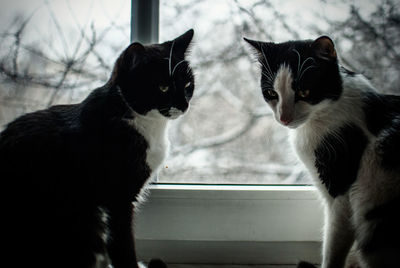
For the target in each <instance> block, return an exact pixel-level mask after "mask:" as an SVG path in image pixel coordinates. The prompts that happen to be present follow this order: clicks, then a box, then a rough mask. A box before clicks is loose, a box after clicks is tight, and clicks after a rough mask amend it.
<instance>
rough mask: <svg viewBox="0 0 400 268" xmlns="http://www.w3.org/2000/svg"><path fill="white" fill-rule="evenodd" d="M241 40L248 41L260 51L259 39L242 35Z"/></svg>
mask: <svg viewBox="0 0 400 268" xmlns="http://www.w3.org/2000/svg"><path fill="white" fill-rule="evenodd" d="M243 40H244V41H246V42H247V43H249V44H250V45H251V46H252V47H253V48H255V49H256V50H257V52H261V51H260V47H261V44H260V41H255V40H251V39H248V38H246V37H243Z"/></svg>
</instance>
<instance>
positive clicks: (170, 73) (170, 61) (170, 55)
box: [169, 40, 175, 76]
mask: <svg viewBox="0 0 400 268" xmlns="http://www.w3.org/2000/svg"><path fill="white" fill-rule="evenodd" d="M174 45H175V40H174V41H172V45H171V50H170V52H169V76H171V75H172V72H171V69H172V50H173V49H174Z"/></svg>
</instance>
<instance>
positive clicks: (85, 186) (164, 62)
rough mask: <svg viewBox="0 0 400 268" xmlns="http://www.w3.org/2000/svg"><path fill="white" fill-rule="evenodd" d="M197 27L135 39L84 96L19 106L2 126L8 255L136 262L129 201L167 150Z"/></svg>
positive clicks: (120, 266)
mask: <svg viewBox="0 0 400 268" xmlns="http://www.w3.org/2000/svg"><path fill="white" fill-rule="evenodd" d="M193 34H194V32H193V30H189V31H187V32H186V33H185V34H183V35H182V36H179V37H178V38H176V39H174V40H172V41H168V42H165V43H162V44H154V45H148V46H143V45H142V44H140V43H133V44H131V45H130V46H129V47H128V48H126V49H125V51H124V52H123V53H122V54H121V55H120V57H119V58H118V60H117V61H116V63H115V67H114V70H113V72H112V75H111V78H110V80H109V81H108V82H107V83H106V84H105V85H104V86H102V87H100V88H97V89H95V90H94V91H93V92H91V94H90V95H89V96H88V97H87V98H86V99H85V100H83V101H82V102H81V103H79V104H73V105H57V106H53V107H50V108H48V109H46V110H42V111H37V112H34V113H30V114H26V115H23V116H21V117H19V118H18V119H16V120H15V121H13V122H11V123H10V124H9V125H8V126H7V128H6V129H5V130H4V131H3V132H2V133H1V134H0V174H1V175H0V176H1V183H2V189H3V190H2V197H3V198H4V197H5V195H6V196H7V199H6V201H5V202H3V207H5V208H4V209H3V210H2V222H3V224H5V227H4V226H3V233H5V234H4V235H2V242H3V253H4V252H5V253H6V254H4V255H3V256H5V259H3V262H4V263H9V265H10V266H11V267H45V268H50V267H51V268H54V267H58V268H59V267H82V268H88V267H105V266H107V265H108V266H110V265H112V266H113V267H114V268H137V267H138V266H142V265H141V264H139V265H138V263H137V260H136V256H135V247H134V244H135V243H134V236H133V235H134V231H133V226H132V221H133V213H134V207H135V202H138V200H139V198H140V194H141V192H142V190H143V189H144V188H145V185H146V183H148V182H149V181H150V180H151V178H153V177H155V176H156V174H157V171H158V169H159V167H160V165H161V164H162V162H163V160H164V158H165V156H166V154H167V151H168V141H167V137H166V133H167V126H168V122H169V121H170V119H175V118H177V117H178V116H180V115H182V114H183V113H184V112H185V111H187V109H188V107H189V101H190V99H191V97H192V94H193V91H194V76H193V73H192V70H191V68H190V67H189V62H188V61H186V60H185V53H186V51H187V48H188V46H189V44H190V42H191V40H192V38H193ZM109 262H110V263H109ZM149 267H166V266H165V264H164V263H163V262H162V261H160V260H153V261H151V262H150V264H149Z"/></svg>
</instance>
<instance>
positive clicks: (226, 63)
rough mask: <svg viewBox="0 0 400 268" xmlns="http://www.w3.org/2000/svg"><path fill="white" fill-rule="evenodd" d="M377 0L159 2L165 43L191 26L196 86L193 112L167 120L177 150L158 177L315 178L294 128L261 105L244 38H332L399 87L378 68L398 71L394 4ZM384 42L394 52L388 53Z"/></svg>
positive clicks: (369, 71) (357, 65)
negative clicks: (296, 148)
mask: <svg viewBox="0 0 400 268" xmlns="http://www.w3.org/2000/svg"><path fill="white" fill-rule="evenodd" d="M328 2H329V3H328ZM378 2H379V1H376V2H371V1H318V0H313V1H282V0H247V1H241V0H219V1H214V0H181V1H172V0H161V1H160V3H161V4H160V15H161V17H160V39H161V41H164V40H168V39H171V38H173V37H174V36H176V35H178V34H180V33H183V32H184V31H186V30H187V29H188V28H194V29H195V42H194V45H193V48H192V52H191V63H192V66H193V68H194V69H195V73H196V89H195V93H194V98H193V100H192V103H191V109H190V111H189V113H188V114H187V115H186V116H185V117H184V118H182V119H178V120H176V121H175V122H174V123H172V124H171V125H172V127H171V135H170V139H171V142H172V147H171V155H170V157H169V158H168V159H167V161H166V165H165V167H164V168H163V170H162V173H161V174H160V176H159V181H160V182H189V183H217V184H219V183H222V184H304V183H309V177H308V176H307V173H306V172H304V169H303V167H302V165H300V164H298V162H297V161H296V157H295V156H294V154H293V152H292V150H291V148H290V147H291V146H290V142H289V132H288V130H287V129H286V128H284V127H282V126H280V125H279V124H278V123H277V122H276V121H275V120H274V118H273V116H272V113H271V110H270V109H269V108H268V107H267V104H266V103H265V102H264V101H263V98H262V95H261V90H260V82H259V80H260V70H259V68H258V63H257V62H256V61H255V59H254V57H253V56H252V52H251V50H250V49H249V47H248V45H247V43H246V42H244V41H243V39H242V37H248V38H250V39H256V40H264V41H273V42H281V41H287V40H294V39H315V38H317V37H318V36H320V35H322V34H324V35H329V36H331V38H332V39H333V40H335V43H336V48H337V50H338V53H339V55H340V56H341V58H340V60H341V62H342V63H343V64H345V65H346V66H347V67H349V68H350V69H352V70H355V71H359V72H363V73H364V74H366V75H367V76H368V77H369V78H371V79H372V81H373V83H375V84H376V85H377V86H381V88H380V90H382V91H393V90H394V88H397V85H398V82H399V78H398V77H399V76H398V75H397V76H396V78H393V77H392V76H389V75H387V74H386V71H385V72H382V71H381V69H380V68H382V67H384V68H383V69H385V68H386V70H387V67H390V68H389V69H390V72H392V71H393V72H395V73H397V74H398V73H399V66H398V64H396V61H395V57H396V55H397V56H399V51H400V50H399V45H398V44H399V42H398V41H399V40H398V39H399V29H400V28H399V24H398V22H397V24H396V23H395V22H394V19H393V18H395V16H398V15H399V11H398V10H399V9H398V8H396V7H397V6H398V3H396V2H395V1H382V2H379V3H378ZM396 10H397V11H396ZM396 14H397V15H396ZM390 18H392V19H390ZM391 21H392V22H391ZM384 28H385V29H387V31H384V30H383V29H384ZM389 29H390V30H389ZM374 36H375V37H376V36H379V38H378V39H379V40H374V38H375V37H374ZM385 39H386V40H389V43H390V45H389V47H391V48H392V49H393V51H392V52H393V53H394V54H395V55H393V56H389V55H388V54H387V53H382V50H381V49H380V48H379V47H380V46H381V45H382V44H383V43H385V42H386V41H385ZM395 49H397V50H395ZM395 51H397V52H395ZM385 81H390V83H389V84H388V83H385Z"/></svg>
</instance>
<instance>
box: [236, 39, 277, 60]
mask: <svg viewBox="0 0 400 268" xmlns="http://www.w3.org/2000/svg"><path fill="white" fill-rule="evenodd" d="M243 39H244V41H246V42H247V43H249V44H250V45H251V46H252V48H253V51H254V52H255V56H256V57H257V59H258V60H259V61H260V62H262V61H265V54H266V53H268V51H270V49H271V48H272V47H273V45H274V43H268V42H262V41H256V40H251V39H248V38H246V37H243Z"/></svg>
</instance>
